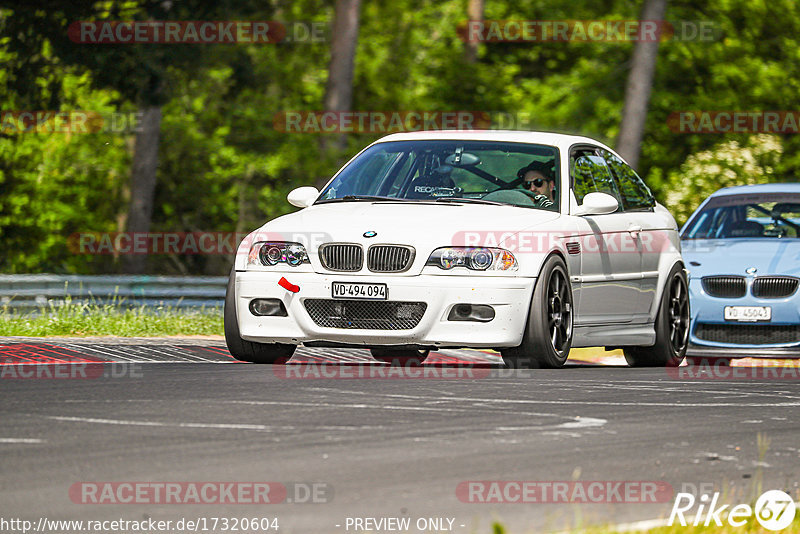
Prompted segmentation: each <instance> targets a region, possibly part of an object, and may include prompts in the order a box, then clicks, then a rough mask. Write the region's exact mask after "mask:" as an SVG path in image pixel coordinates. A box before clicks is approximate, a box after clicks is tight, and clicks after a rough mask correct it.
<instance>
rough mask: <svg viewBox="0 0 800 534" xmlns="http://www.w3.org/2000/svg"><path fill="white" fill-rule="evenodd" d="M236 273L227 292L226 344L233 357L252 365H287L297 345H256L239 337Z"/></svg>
mask: <svg viewBox="0 0 800 534" xmlns="http://www.w3.org/2000/svg"><path fill="white" fill-rule="evenodd" d="M235 275H236V272H235V271H234V270H233V269H231V275H230V277H229V278H228V289H227V291H226V292H225V312H224V318H225V344H226V345H228V351H229V352H230V353H231V356H233V357H234V358H236V359H237V360H240V361H243V362H250V363H260V364H267V365H270V364H273V363H285V362H286V360H288V359H289V358H291V357H292V354H294V351H295V349H296V348H297V346H296V345H287V344H283V343H255V342H253V341H247V340H246V339H242V338H241V336H240V335H239V319H238V317H237V316H236V288H235V286H234V277H235Z"/></svg>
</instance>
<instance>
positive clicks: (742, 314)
mask: <svg viewBox="0 0 800 534" xmlns="http://www.w3.org/2000/svg"><path fill="white" fill-rule="evenodd" d="M681 244H682V248H683V258H684V260H685V261H686V267H687V268H688V269H689V271H690V277H691V278H690V282H689V300H690V303H691V310H692V321H691V333H690V337H689V348H688V350H687V353H686V354H687V357H688V358H690V360H689V361H690V363H692V362H695V363H696V362H697V361H698V360H700V359H709V360H717V359H719V360H728V361H729V360H730V359H731V358H742V357H754V358H759V357H760V358H798V357H800V293H799V292H798V284H799V283H800V183H791V184H788V183H787V184H763V185H749V186H739V187H728V188H725V189H720V190H719V191H717V192H716V193H714V194H713V195H711V196H710V197H709V198H708V199H706V201H705V202H703V203H702V204H701V205H700V207H699V208H697V211H695V212H694V213H693V214H692V216H691V217H689V220H688V221H687V222H686V224H685V225H684V226H683V228H681Z"/></svg>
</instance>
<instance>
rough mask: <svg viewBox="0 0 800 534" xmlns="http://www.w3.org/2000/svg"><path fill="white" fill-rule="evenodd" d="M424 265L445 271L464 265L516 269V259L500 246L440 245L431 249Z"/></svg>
mask: <svg viewBox="0 0 800 534" xmlns="http://www.w3.org/2000/svg"><path fill="white" fill-rule="evenodd" d="M425 265H433V266H435V267H438V268H440V269H443V270H445V271H449V270H450V269H453V268H455V267H466V268H467V269H471V270H473V271H516V270H517V269H518V266H517V259H516V258H515V257H514V255H513V254H511V253H510V252H509V251H507V250H504V249H502V248H487V247H442V248H437V249H436V250H434V251H433V253H432V254H431V256H430V258H428V261H427V262H425Z"/></svg>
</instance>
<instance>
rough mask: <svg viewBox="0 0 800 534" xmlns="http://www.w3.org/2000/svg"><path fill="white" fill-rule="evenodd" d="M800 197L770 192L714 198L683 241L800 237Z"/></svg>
mask: <svg viewBox="0 0 800 534" xmlns="http://www.w3.org/2000/svg"><path fill="white" fill-rule="evenodd" d="M799 235H800V195H796V194H791V193H766V194H748V195H726V196H719V197H714V198H712V199H711V200H710V201H709V203H708V204H706V206H705V207H704V208H703V210H702V211H701V212H700V213H698V214H697V215H696V216H694V217H693V218H692V220H691V221H690V224H689V225H687V227H686V228H685V229H684V231H683V235H682V236H681V238H682V239H723V238H750V239H752V238H763V239H767V238H797V237H798V236H799Z"/></svg>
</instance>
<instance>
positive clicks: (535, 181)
mask: <svg viewBox="0 0 800 534" xmlns="http://www.w3.org/2000/svg"><path fill="white" fill-rule="evenodd" d="M544 182H545V181H544V180H542V179H541V178H535V179H533V180H531V181H528V182H525V187H527V188H528V189H530V187H531V184H533V185H535V186H536V187H542V185H543V184H544Z"/></svg>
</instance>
